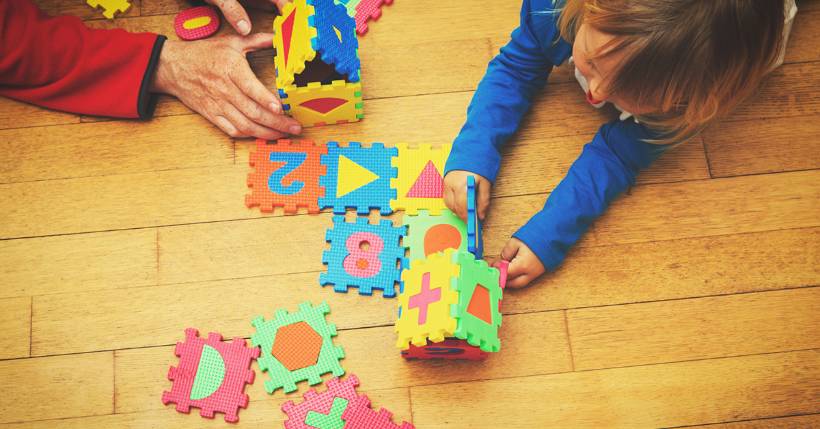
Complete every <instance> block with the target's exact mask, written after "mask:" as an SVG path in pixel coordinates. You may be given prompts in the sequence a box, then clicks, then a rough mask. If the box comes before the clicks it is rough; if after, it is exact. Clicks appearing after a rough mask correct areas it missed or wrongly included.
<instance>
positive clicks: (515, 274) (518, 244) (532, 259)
mask: <svg viewBox="0 0 820 429" xmlns="http://www.w3.org/2000/svg"><path fill="white" fill-rule="evenodd" d="M501 259H503V260H505V261H509V262H510V267H509V269H508V270H507V286H508V287H512V288H520V287H524V286H526V285H528V284H530V282H532V281H533V280H535V279H536V278H538V276H540V275H541V274H544V272H545V271H546V269H545V268H544V264H542V263H541V260H540V259H538V256H536V255H535V253H533V252H532V250H530V248H529V247H527V245H526V244H524V242H523V241H521V240H519V239H517V238H510V241H508V242H507V244H506V245H505V246H504V250H502V251H501Z"/></svg>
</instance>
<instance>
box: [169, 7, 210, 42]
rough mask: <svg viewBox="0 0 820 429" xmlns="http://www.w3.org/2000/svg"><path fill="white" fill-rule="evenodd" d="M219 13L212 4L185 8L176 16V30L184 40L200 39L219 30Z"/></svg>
mask: <svg viewBox="0 0 820 429" xmlns="http://www.w3.org/2000/svg"><path fill="white" fill-rule="evenodd" d="M220 23H221V21H220V19H219V13H217V11H216V9H214V8H213V7H211V6H198V7H192V8H190V9H186V10H183V11H182V12H180V13H178V14H177V16H176V17H175V18H174V30H175V31H176V33H177V36H179V38H180V39H182V40H199V39H204V38H206V37H210V36H212V35H213V34H214V33H216V32H217V31H218V30H219V24H220Z"/></svg>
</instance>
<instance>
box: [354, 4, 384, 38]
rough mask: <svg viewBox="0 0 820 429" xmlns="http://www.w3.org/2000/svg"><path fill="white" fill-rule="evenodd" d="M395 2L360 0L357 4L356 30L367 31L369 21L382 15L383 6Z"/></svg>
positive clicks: (362, 32) (358, 31)
mask: <svg viewBox="0 0 820 429" xmlns="http://www.w3.org/2000/svg"><path fill="white" fill-rule="evenodd" d="M389 4H393V0H360V1H359V2H358V4H356V32H357V33H359V34H364V33H367V22H368V21H370V20H371V19H372V20H374V21H375V20H377V19H379V17H380V16H382V6H384V5H389Z"/></svg>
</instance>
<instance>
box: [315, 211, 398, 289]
mask: <svg viewBox="0 0 820 429" xmlns="http://www.w3.org/2000/svg"><path fill="white" fill-rule="evenodd" d="M406 231H407V228H405V227H404V226H399V227H395V226H393V223H392V222H391V221H390V220H387V219H384V220H382V221H380V222H379V223H378V224H377V225H371V224H370V223H368V220H367V218H366V217H359V218H357V219H356V222H355V223H354V222H345V218H344V216H334V217H333V228H332V229H329V230H327V233H326V234H325V240H326V241H327V242H329V243H330V249H328V250H325V251H324V253H323V254H322V263H324V264H326V265H327V272H325V273H321V274H319V283H320V284H321V285H322V286H325V285H328V284H332V285H333V290H334V291H336V292H347V290H348V288H350V287H356V288H358V289H359V294H360V295H372V294H373V290H374V289H381V290H382V295H383V296H384V297H385V298H392V297H394V296H396V288H395V283H396V282H398V281H400V280H401V268H400V266H398V267H397V265H400V264H399V263H400V262H401V261H402V259H404V247H403V246H402V245H401V237H402V236H404V234H405V232H406ZM361 242H367V243H368V245H369V249H368V250H362V249H361V248H360V247H359V244H360V243H361ZM374 253H375V255H374Z"/></svg>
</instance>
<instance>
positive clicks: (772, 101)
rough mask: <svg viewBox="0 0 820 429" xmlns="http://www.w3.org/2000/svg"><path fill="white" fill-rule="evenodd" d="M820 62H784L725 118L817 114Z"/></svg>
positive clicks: (818, 108)
mask: <svg viewBox="0 0 820 429" xmlns="http://www.w3.org/2000/svg"><path fill="white" fill-rule="evenodd" d="M818 80H820V62H809V63H799V64H784V65H782V66H780V68H778V69H777V70H775V71H773V72H772V73H771V75H770V76H769V77H768V78H767V79H766V81H764V82H763V84H762V86H761V87H760V89H759V90H758V92H757V94H756V95H755V96H753V97H752V98H751V99H749V100H748V101H747V102H745V103H743V104H741V105H740V106H738V108H737V110H736V111H735V112H734V113H732V114H731V115H730V116H729V117H727V118H726V119H725V120H726V121H740V120H751V119H757V120H761V119H767V118H783V117H789V116H800V115H817V114H818V113H820V96H818V94H817V91H816V90H815V89H813V88H817V84H818Z"/></svg>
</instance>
